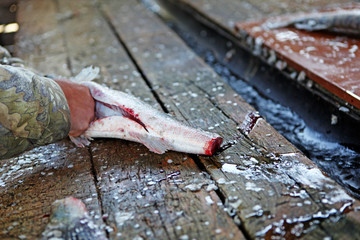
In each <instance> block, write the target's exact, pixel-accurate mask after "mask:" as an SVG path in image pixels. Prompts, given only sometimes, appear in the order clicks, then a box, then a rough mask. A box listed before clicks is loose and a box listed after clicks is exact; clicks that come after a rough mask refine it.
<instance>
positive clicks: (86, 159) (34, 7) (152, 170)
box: [0, 0, 360, 239]
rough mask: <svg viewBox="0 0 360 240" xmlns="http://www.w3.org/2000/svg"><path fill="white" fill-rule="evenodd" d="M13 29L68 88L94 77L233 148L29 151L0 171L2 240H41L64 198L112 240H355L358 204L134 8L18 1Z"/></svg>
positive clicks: (29, 56)
mask: <svg viewBox="0 0 360 240" xmlns="http://www.w3.org/2000/svg"><path fill="white" fill-rule="evenodd" d="M55 3H56V4H55ZM97 4H100V5H99V6H98V5H97ZM241 4H243V3H241ZM94 6H95V7H94ZM98 8H100V11H99V9H98ZM251 8H253V7H251ZM35 12H36V13H38V14H34V13H35ZM39 16H44V21H36V20H38V18H39ZM55 16H56V19H55ZM19 19H21V22H22V23H23V24H22V26H23V27H22V30H21V31H20V33H19V35H18V46H19V48H18V51H17V52H18V54H19V56H20V57H23V58H24V59H25V61H26V62H28V63H29V64H30V65H31V66H33V67H34V68H37V69H40V70H41V71H42V72H45V73H55V74H62V75H65V76H70V75H75V74H77V73H78V72H79V71H80V70H81V69H82V68H83V67H85V66H88V65H96V66H100V68H101V78H100V79H99V80H98V81H99V82H101V83H105V84H106V85H108V86H110V87H111V88H114V89H119V90H123V91H126V92H131V93H133V94H134V95H135V96H137V97H140V98H142V99H143V100H144V101H147V102H149V103H151V104H153V105H154V106H155V107H157V108H158V109H164V110H166V111H167V112H169V113H170V114H173V115H174V117H176V118H177V119H179V120H181V121H186V122H188V123H189V124H190V125H192V126H196V127H201V128H203V129H205V130H209V131H215V132H218V133H220V134H221V135H222V136H223V137H224V138H225V141H233V140H234V139H235V140H236V141H237V144H235V145H234V146H232V147H230V148H229V149H227V150H225V151H224V152H223V153H221V154H219V155H218V156H215V157H212V158H209V157H198V156H193V155H190V156H189V155H187V154H182V153H174V152H170V153H166V154H163V155H157V154H153V153H150V152H149V151H148V150H147V149H146V148H145V147H143V146H141V145H140V144H136V143H130V142H126V141H121V140H95V141H94V142H93V143H92V145H91V147H90V148H89V150H87V149H78V148H75V147H74V146H73V145H71V143H70V142H69V141H67V140H66V141H63V142H60V143H57V144H53V145H50V146H47V147H42V148H37V149H34V150H33V151H32V152H30V153H27V155H23V156H22V157H20V158H16V159H10V160H7V161H4V162H1V163H0V164H1V168H0V171H1V170H3V172H4V174H2V175H1V177H0V187H2V185H4V189H0V194H2V195H1V203H0V204H2V205H0V216H1V217H0V226H1V228H3V226H4V228H5V231H3V232H2V233H0V234H3V235H0V237H3V238H8V239H13V238H17V237H19V236H21V234H23V235H26V237H28V238H35V237H36V236H39V234H41V231H42V229H43V228H44V226H45V224H46V223H47V221H48V218H47V217H48V215H47V214H48V210H49V205H50V203H51V202H52V201H53V200H55V199H57V198H62V197H64V196H67V195H73V196H75V197H79V198H80V199H82V200H84V202H85V204H86V205H87V206H88V207H89V208H90V211H92V212H93V215H95V216H97V217H96V219H97V220H98V223H100V224H101V223H102V219H104V221H105V223H106V225H107V226H106V228H105V229H106V231H107V232H108V236H109V237H110V238H111V239H193V238H195V239H245V237H244V235H243V233H245V235H246V238H250V239H254V238H260V239H261V238H266V239H271V237H285V238H287V239H293V238H298V237H299V238H301V237H302V238H303V239H319V238H320V239H323V238H325V237H332V238H334V239H342V238H344V239H346V238H347V237H348V236H351V237H354V238H355V239H356V237H359V232H357V231H356V229H359V227H360V226H359V217H358V212H357V211H359V202H358V201H355V200H353V199H351V197H349V196H348V195H347V194H346V193H345V192H344V190H343V189H342V188H341V187H340V186H339V185H338V184H336V183H335V182H334V181H332V180H331V179H329V178H328V177H326V176H325V175H323V173H321V171H320V170H319V169H318V168H317V167H316V166H314V164H313V163H312V162H311V161H310V160H309V159H307V158H306V157H305V156H304V155H302V154H301V153H300V152H299V151H298V150H297V149H296V148H295V147H293V146H292V145H291V144H290V143H289V142H287V141H286V140H285V139H284V138H283V137H282V136H280V135H279V134H278V133H276V132H275V130H274V129H273V128H272V127H271V126H269V125H268V124H267V123H266V122H265V120H263V119H262V118H261V116H260V117H256V118H254V117H252V116H253V115H254V112H255V110H254V109H253V108H252V107H250V106H249V105H248V104H247V103H245V102H244V100H242V99H241V98H240V97H239V95H238V94H236V93H235V92H234V91H233V90H232V89H231V88H230V87H229V86H228V85H226V84H225V83H224V82H223V81H222V80H221V78H219V77H218V76H217V75H216V74H215V73H214V72H213V70H212V69H210V68H209V67H208V66H207V65H205V64H204V63H203V62H202V61H201V60H200V59H199V58H198V57H197V56H196V55H195V54H194V53H193V52H192V51H191V50H190V49H188V48H187V47H186V46H185V44H184V43H183V42H182V41H181V40H180V39H179V38H178V37H177V36H176V35H175V34H174V33H173V32H172V31H171V30H170V29H169V28H168V27H167V26H166V25H165V24H164V23H163V22H161V21H160V20H159V19H158V18H157V17H156V16H155V15H154V14H153V13H151V12H150V11H148V10H147V9H146V8H145V7H144V6H143V5H142V4H141V3H139V2H135V1H131V0H122V1H115V0H107V1H101V2H100V3H95V5H93V4H92V3H91V2H90V1H86V0H81V1H71V0H64V1H54V2H52V1H40V0H32V1H24V2H22V4H21V5H20V11H19ZM44 22H46V23H47V24H44ZM123 45H124V46H123ZM124 47H125V49H124ZM128 54H130V57H129V56H128ZM144 78H145V79H144ZM159 101H160V102H159ZM262 132H266V134H265V135H264V134H262ZM18 168H19V169H20V170H17V169H18ZM22 169H23V170H22ZM15 171H17V172H15ZM19 171H20V173H21V171H23V172H24V174H23V175H21V176H18V175H17V174H18V173H19ZM79 172H80V174H79ZM92 174H95V176H93V175H92ZM19 180H20V181H23V182H18V181H19ZM42 181H43V182H42ZM48 187H51V188H52V189H51V191H49V190H47V189H48ZM97 193H98V194H97ZM19 194H20V195H19ZM25 194H29V195H25ZM3 196H4V198H3ZM98 199H99V201H100V202H99V201H98ZM14 203H15V205H12V204H14ZM100 206H101V207H100ZM18 208H20V209H18ZM14 210H15V211H23V212H20V213H19V214H18V213H17V212H15V214H14ZM101 214H102V217H101ZM3 216H5V217H3ZM44 216H45V217H44ZM334 219H335V220H336V221H334ZM34 221H35V223H36V224H33V225H30V224H31V223H34ZM14 222H15V223H14ZM238 225H240V228H239V227H238ZM240 229H241V230H240ZM346 234H348V235H346ZM23 237H24V236H21V238H23Z"/></svg>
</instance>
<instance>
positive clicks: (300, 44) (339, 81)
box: [164, 0, 360, 119]
mask: <svg viewBox="0 0 360 240" xmlns="http://www.w3.org/2000/svg"><path fill="white" fill-rule="evenodd" d="M164 2H167V1H165V0H164ZM168 2H173V3H175V4H178V5H179V6H181V7H182V8H185V9H186V10H187V11H190V12H193V13H194V14H195V15H197V18H198V19H201V21H203V22H205V23H206V24H208V25H209V24H210V25H216V26H217V27H218V28H220V29H221V30H222V31H224V30H225V31H227V32H228V33H230V35H233V36H236V37H238V38H239V39H240V40H241V41H243V44H244V46H245V47H246V48H248V49H249V50H250V51H254V50H255V48H254V45H256V43H255V39H256V40H258V41H259V40H261V43H258V46H255V47H256V48H266V51H267V52H269V51H270V50H272V51H274V53H275V55H274V57H275V56H276V57H277V59H276V58H275V60H274V61H275V62H277V63H278V64H282V63H281V62H280V61H278V60H281V61H284V62H286V63H287V66H289V69H290V71H293V72H294V69H295V70H296V72H295V73H300V72H303V73H306V75H304V77H305V76H306V80H305V81H303V82H304V84H303V85H304V86H306V87H307V88H310V91H312V90H313V89H315V91H316V92H317V93H318V94H319V95H320V96H322V95H323V94H325V95H326V97H325V96H322V97H325V98H329V100H330V101H331V102H333V103H335V105H339V106H343V107H346V108H350V111H351V112H352V111H354V115H353V116H354V117H356V118H357V119H358V118H359V109H360V93H359V91H358V79H357V65H356V64H355V63H356V62H357V61H356V60H357V58H358V56H357V54H356V51H355V53H353V51H354V49H357V48H358V39H357V37H355V38H352V37H349V38H348V37H346V36H345V37H339V36H336V35H334V34H326V33H325V34H324V33H319V32H310V33H309V32H306V31H301V30H296V29H294V28H282V29H281V30H278V29H275V30H274V29H273V30H270V29H265V28H264V27H263V26H262V24H263V23H264V22H265V20H264V19H265V18H269V17H270V18H269V19H270V20H269V21H273V20H275V19H276V21H281V22H285V21H286V20H285V19H289V18H290V19H291V18H292V17H294V16H295V15H294V14H292V13H296V14H299V12H307V13H311V12H315V11H316V10H322V11H324V10H326V11H328V10H330V9H333V10H339V9H340V10H341V9H343V8H345V9H348V8H354V9H357V8H359V5H358V4H356V1H342V2H341V3H340V2H339V1H311V2H306V3H305V2H302V1H287V0H281V1H266V2H264V1H257V0H254V1H237V0H234V1H227V2H226V4H222V3H221V2H219V1H215V0H195V1H188V0H180V1H178V0H169V1H168ZM220 5H221V6H220ZM281 15H285V16H283V18H277V17H279V16H281ZM299 16H300V17H301V15H299ZM271 17H274V18H271ZM235 29H236V32H234V30H235ZM282 34H283V35H282ZM284 34H292V37H293V38H292V39H286V40H285V39H284V38H282V39H280V38H281V35H282V36H285V35H284ZM295 36H298V37H297V39H298V40H296V39H295V38H294V37H295ZM334 45H336V47H334ZM338 45H341V47H340V48H339V47H338ZM314 49H315V51H314ZM317 49H318V50H317ZM308 50H310V51H311V53H310V52H308ZM263 52H264V50H263ZM268 59H270V58H269V55H267V56H266V57H265V60H268ZM349 59H351V60H349ZM275 62H274V65H275ZM275 66H277V67H278V66H280V65H275ZM284 68H286V66H285V67H284ZM285 71H287V69H285ZM295 73H294V74H295ZM339 73H341V74H339ZM308 79H310V80H311V81H310V82H308ZM312 81H314V82H315V83H314V82H312ZM306 84H307V85H306ZM313 86H314V87H313ZM311 88H313V89H311Z"/></svg>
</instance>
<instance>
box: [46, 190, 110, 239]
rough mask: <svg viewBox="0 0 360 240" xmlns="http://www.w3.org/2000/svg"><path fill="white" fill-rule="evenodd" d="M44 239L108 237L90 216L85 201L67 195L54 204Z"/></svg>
mask: <svg viewBox="0 0 360 240" xmlns="http://www.w3.org/2000/svg"><path fill="white" fill-rule="evenodd" d="M42 239H43V240H45V239H64V240H75V239H76V240H80V239H82V240H85V239H86V240H91V239H94V240H96V239H99V240H105V239H107V237H106V235H105V232H104V231H103V230H101V228H100V227H99V226H98V225H96V224H95V223H94V221H93V220H92V218H91V217H90V216H89V213H88V211H87V210H86V207H85V205H84V203H83V202H82V201H81V200H79V199H76V198H74V197H67V198H64V199H61V200H56V201H55V202H54V203H53V204H52V213H51V216H50V222H49V223H48V225H47V226H46V228H45V230H44V232H43V233H42Z"/></svg>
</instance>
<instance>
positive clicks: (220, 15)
mask: <svg viewBox="0 0 360 240" xmlns="http://www.w3.org/2000/svg"><path fill="white" fill-rule="evenodd" d="M164 1H173V2H178V3H180V4H185V5H186V6H191V8H193V9H194V10H195V11H196V12H197V14H201V15H203V16H204V17H205V18H211V19H212V20H213V21H214V22H216V24H218V25H219V26H222V27H224V28H226V29H228V30H229V31H230V32H232V31H233V28H234V24H235V23H236V22H240V21H249V20H255V19H256V20H258V19H261V18H264V17H268V16H278V15H280V14H284V13H292V12H299V11H313V10H314V9H319V8H322V7H324V6H336V5H338V4H340V2H339V1H337V0H330V1H327V0H320V1H289V0H280V1H278V0H270V1H262V0H246V1H239V0H228V1H226V2H223V1H217V0H164ZM354 2H355V1H353V0H344V1H341V4H346V3H349V4H350V3H354ZM183 6H184V5H183Z"/></svg>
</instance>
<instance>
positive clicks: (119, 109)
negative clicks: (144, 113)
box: [98, 101, 149, 132]
mask: <svg viewBox="0 0 360 240" xmlns="http://www.w3.org/2000/svg"><path fill="white" fill-rule="evenodd" d="M98 102H100V101H98ZM101 103H102V104H104V106H106V107H108V108H110V109H112V110H114V111H117V112H121V114H122V115H123V116H124V117H127V118H129V119H130V120H133V121H135V122H137V123H138V124H140V125H141V126H143V128H144V129H145V130H146V131H147V132H149V131H148V130H147V128H146V125H145V124H144V123H143V122H142V121H141V120H140V119H139V114H135V113H134V110H132V109H130V108H127V107H125V106H124V105H123V106H122V107H119V106H116V105H112V104H108V103H104V102H101Z"/></svg>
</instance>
